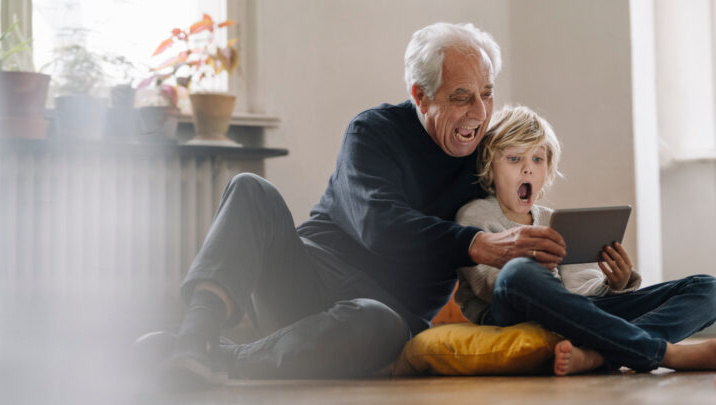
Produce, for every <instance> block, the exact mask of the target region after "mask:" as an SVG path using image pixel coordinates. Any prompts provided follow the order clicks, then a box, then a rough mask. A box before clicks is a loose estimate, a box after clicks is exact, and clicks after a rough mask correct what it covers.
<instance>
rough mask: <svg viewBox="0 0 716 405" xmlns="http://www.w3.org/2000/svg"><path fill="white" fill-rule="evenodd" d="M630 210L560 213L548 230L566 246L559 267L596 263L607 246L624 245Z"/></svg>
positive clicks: (603, 209)
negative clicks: (614, 243) (561, 238)
mask: <svg viewBox="0 0 716 405" xmlns="http://www.w3.org/2000/svg"><path fill="white" fill-rule="evenodd" d="M630 213H631V206H629V205H620V206H616V207H595V208H569V209H558V210H555V211H554V213H553V214H552V217H551V218H550V221H549V226H550V227H552V228H553V229H554V230H555V231H557V232H559V234H560V235H562V237H563V238H564V241H565V242H566V243H567V255H566V256H565V257H564V260H562V262H561V263H560V264H574V263H593V262H597V261H599V260H601V252H602V250H603V249H604V246H606V245H609V244H611V243H613V242H619V243H621V242H622V238H624V231H626V226H627V221H628V220H629V214H630Z"/></svg>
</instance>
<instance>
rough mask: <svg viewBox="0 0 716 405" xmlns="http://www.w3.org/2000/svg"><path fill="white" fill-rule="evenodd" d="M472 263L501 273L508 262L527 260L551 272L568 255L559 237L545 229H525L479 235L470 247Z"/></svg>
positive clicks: (521, 227) (544, 227) (540, 227)
mask: <svg viewBox="0 0 716 405" xmlns="http://www.w3.org/2000/svg"><path fill="white" fill-rule="evenodd" d="M469 252H470V257H471V258H472V260H473V261H474V262H475V263H478V264H486V265H488V266H492V267H495V268H498V269H501V268H502V266H504V265H505V263H507V262H508V261H510V260H511V259H514V258H516V257H529V258H530V259H534V260H535V261H536V262H537V263H539V264H541V265H542V266H544V267H546V268H548V269H553V268H555V267H556V266H557V265H558V264H559V262H561V261H562V259H563V258H564V255H565V254H566V253H567V250H566V245H565V244H564V239H562V235H560V234H559V233H557V231H555V230H554V229H552V228H548V227H546V226H530V225H524V226H519V227H516V228H510V229H507V230H505V231H502V232H498V233H488V232H480V233H478V234H477V236H476V237H475V239H474V240H473V241H472V244H471V245H470V250H469Z"/></svg>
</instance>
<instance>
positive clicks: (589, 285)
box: [558, 263, 641, 297]
mask: <svg viewBox="0 0 716 405" xmlns="http://www.w3.org/2000/svg"><path fill="white" fill-rule="evenodd" d="M558 270H559V275H560V277H561V278H562V283H563V284H564V286H565V287H566V288H567V290H569V291H570V292H573V293H575V294H579V295H585V296H597V297H602V296H605V295H611V294H621V293H625V292H628V291H635V290H637V289H638V288H639V287H640V286H641V275H639V273H637V272H636V271H632V272H631V274H630V276H629V281H628V282H627V285H626V286H625V287H624V288H623V289H621V290H616V289H613V288H611V287H610V286H609V285H608V283H607V282H606V276H605V275H604V273H603V272H602V271H601V270H600V269H599V268H598V267H597V265H596V263H585V264H567V265H563V266H559V268H558Z"/></svg>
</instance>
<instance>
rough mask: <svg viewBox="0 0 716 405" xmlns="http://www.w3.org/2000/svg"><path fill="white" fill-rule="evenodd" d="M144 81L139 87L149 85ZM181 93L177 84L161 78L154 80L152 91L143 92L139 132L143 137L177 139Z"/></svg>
mask: <svg viewBox="0 0 716 405" xmlns="http://www.w3.org/2000/svg"><path fill="white" fill-rule="evenodd" d="M148 85H149V84H148V82H146V81H145V82H143V83H142V84H140V85H139V86H138V87H139V89H143V88H145V87H147V86H148ZM178 103H179V95H178V91H177V88H176V86H173V85H170V84H168V83H163V82H162V80H161V79H156V80H155V81H154V82H153V88H152V91H151V92H146V91H144V92H142V96H140V104H142V105H141V106H140V107H139V133H140V135H141V136H142V137H143V138H149V139H153V140H166V139H169V140H175V138H174V135H175V133H176V130H177V125H178V124H179V115H180V114H179V108H178Z"/></svg>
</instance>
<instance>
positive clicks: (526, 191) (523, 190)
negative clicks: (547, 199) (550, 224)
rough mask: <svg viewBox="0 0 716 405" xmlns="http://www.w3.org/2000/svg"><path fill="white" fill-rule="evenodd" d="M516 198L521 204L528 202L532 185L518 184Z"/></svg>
mask: <svg viewBox="0 0 716 405" xmlns="http://www.w3.org/2000/svg"><path fill="white" fill-rule="evenodd" d="M517 196H518V197H519V198H520V200H522V201H523V202H528V201H529V200H530V197H532V184H530V183H522V184H520V188H519V189H517Z"/></svg>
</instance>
